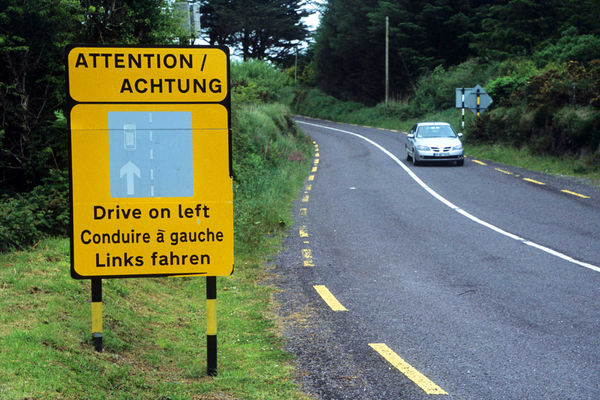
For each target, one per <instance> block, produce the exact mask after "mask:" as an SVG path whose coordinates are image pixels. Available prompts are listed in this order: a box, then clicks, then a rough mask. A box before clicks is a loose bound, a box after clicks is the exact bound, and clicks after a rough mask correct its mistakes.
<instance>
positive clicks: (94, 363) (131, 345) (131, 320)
mask: <svg viewBox="0 0 600 400" xmlns="http://www.w3.org/2000/svg"><path fill="white" fill-rule="evenodd" d="M278 242H279V240H278V239H271V240H270V242H269V243H267V244H266V245H265V246H266V251H261V252H262V253H266V252H274V251H275V250H276V249H277V246H278ZM261 261H262V257H259V259H258V260H252V259H250V258H244V259H239V260H238V263H237V265H236V272H235V273H234V275H232V276H231V277H223V278H218V280H217V281H218V308H219V312H218V315H219V335H218V340H219V375H218V376H217V377H215V378H209V377H207V376H206V373H205V368H206V354H205V349H206V340H205V335H204V329H205V311H204V305H205V293H206V291H205V279H204V278H191V277H190V278H162V279H158V278H147V279H120V280H104V321H103V322H104V338H105V340H104V344H105V351H104V352H103V353H97V352H95V351H94V350H93V346H92V345H91V342H90V324H91V321H90V302H89V298H90V284H89V281H76V280H73V279H71V278H70V276H69V242H68V240H67V239H49V240H45V241H42V242H41V243H40V244H39V245H38V246H37V247H36V249H34V250H32V251H21V252H13V253H7V254H3V255H0V265H1V266H2V268H1V269H0V304H1V312H0V398H2V399H6V400H8V399H19V400H21V399H204V398H206V399H208V398H223V399H302V398H304V397H303V396H302V395H301V394H300V393H299V392H298V389H297V388H296V386H295V385H294V384H293V383H292V381H291V378H290V374H291V370H292V366H291V364H290V362H291V361H292V357H291V355H290V354H288V353H286V352H285V351H283V350H282V347H283V339H282V338H281V337H280V336H279V335H278V332H277V328H276V324H275V322H274V320H273V318H272V316H271V313H272V302H271V296H272V295H273V292H274V289H273V288H271V287H269V286H267V285H264V284H262V282H264V281H265V279H267V278H268V275H267V272H265V269H264V267H263V266H262V265H261V264H260V262H261Z"/></svg>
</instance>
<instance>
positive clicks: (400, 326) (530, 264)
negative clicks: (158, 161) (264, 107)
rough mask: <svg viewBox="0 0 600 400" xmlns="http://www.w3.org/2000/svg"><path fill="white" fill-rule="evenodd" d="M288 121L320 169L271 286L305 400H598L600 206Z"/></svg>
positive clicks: (393, 136) (575, 185)
mask: <svg viewBox="0 0 600 400" xmlns="http://www.w3.org/2000/svg"><path fill="white" fill-rule="evenodd" d="M297 120H298V123H299V126H300V127H301V128H302V129H303V130H304V131H305V132H306V133H307V134H308V135H310V136H311V137H312V138H313V139H314V141H315V143H316V144H315V150H316V154H315V163H314V164H313V172H312V173H311V176H310V177H309V178H308V179H307V181H306V185H305V188H304V191H303V193H301V194H300V197H299V198H298V201H297V203H296V208H295V211H294V212H295V213H296V226H294V227H293V228H292V230H291V233H290V236H289V237H288V238H287V240H286V243H285V250H284V251H283V253H282V254H281V255H280V256H279V257H278V259H277V260H276V262H275V265H276V267H275V269H274V272H275V274H276V276H277V278H276V283H277V284H278V285H279V286H280V287H281V289H282V291H281V293H280V294H279V296H278V300H279V301H280V303H281V309H280V316H281V320H282V321H283V325H284V329H285V332H286V333H285V334H286V336H287V337H288V338H289V348H290V350H291V351H292V352H294V353H296V355H297V360H298V361H297V362H298V365H297V367H298V371H299V374H298V379H299V381H300V382H301V383H302V385H303V387H304V389H305V390H306V391H307V392H308V393H311V394H313V395H314V396H315V397H317V398H321V399H429V398H447V399H561V400H563V399H600V359H599V357H600V318H599V316H600V191H598V190H597V189H594V188H593V187H591V186H589V185H586V184H585V183H581V182H577V181H574V180H571V179H566V178H560V177H553V176H549V175H544V174H539V173H535V172H531V171H526V170H521V169H517V168H513V167H507V166H503V165H498V164H493V163H489V162H482V160H474V159H472V158H467V159H466V161H465V165H464V166H463V167H458V166H454V165H437V164H436V165H424V166H417V167H413V166H412V164H410V163H407V162H406V153H405V151H404V143H405V141H406V136H405V135H404V134H402V133H401V132H394V131H385V130H380V129H375V128H366V127H358V126H352V125H345V124H337V123H333V122H325V121H319V120H315V119H308V118H298V119H297ZM357 135H360V136H357ZM323 288H325V289H323ZM317 289H318V290H320V291H321V292H322V293H323V295H321V294H319V293H318V292H317ZM336 300H337V302H338V303H337V304H336V303H335V301H336ZM332 307H333V308H336V309H337V308H338V307H342V310H341V311H334V309H333V308H332Z"/></svg>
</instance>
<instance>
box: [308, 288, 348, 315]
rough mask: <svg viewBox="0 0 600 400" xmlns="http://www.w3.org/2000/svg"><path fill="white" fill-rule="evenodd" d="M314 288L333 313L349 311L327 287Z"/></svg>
mask: <svg viewBox="0 0 600 400" xmlns="http://www.w3.org/2000/svg"><path fill="white" fill-rule="evenodd" d="M313 287H314V288H315V290H316V291H317V293H319V295H320V296H321V297H322V298H323V300H324V301H325V303H327V305H328V306H329V308H331V309H332V310H333V311H348V309H347V308H346V307H344V306H343V305H342V303H340V302H339V301H338V299H336V298H335V296H334V295H333V294H331V292H330V291H329V289H327V288H326V287H325V286H323V285H314V286H313Z"/></svg>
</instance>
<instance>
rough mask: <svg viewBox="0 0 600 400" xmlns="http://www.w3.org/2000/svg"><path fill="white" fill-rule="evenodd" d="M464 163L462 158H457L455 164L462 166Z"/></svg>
mask: <svg viewBox="0 0 600 400" xmlns="http://www.w3.org/2000/svg"><path fill="white" fill-rule="evenodd" d="M464 164H465V160H464V159H463V160H458V161H457V162H456V165H458V166H459V167H462V166H463V165H464Z"/></svg>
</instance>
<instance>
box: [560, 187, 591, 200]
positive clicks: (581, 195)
mask: <svg viewBox="0 0 600 400" xmlns="http://www.w3.org/2000/svg"><path fill="white" fill-rule="evenodd" d="M561 192H563V193H568V194H572V195H573V196H577V197H581V198H582V199H589V198H590V196H586V195H585V194H580V193H577V192H571V191H570V190H566V189H563V190H561Z"/></svg>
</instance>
